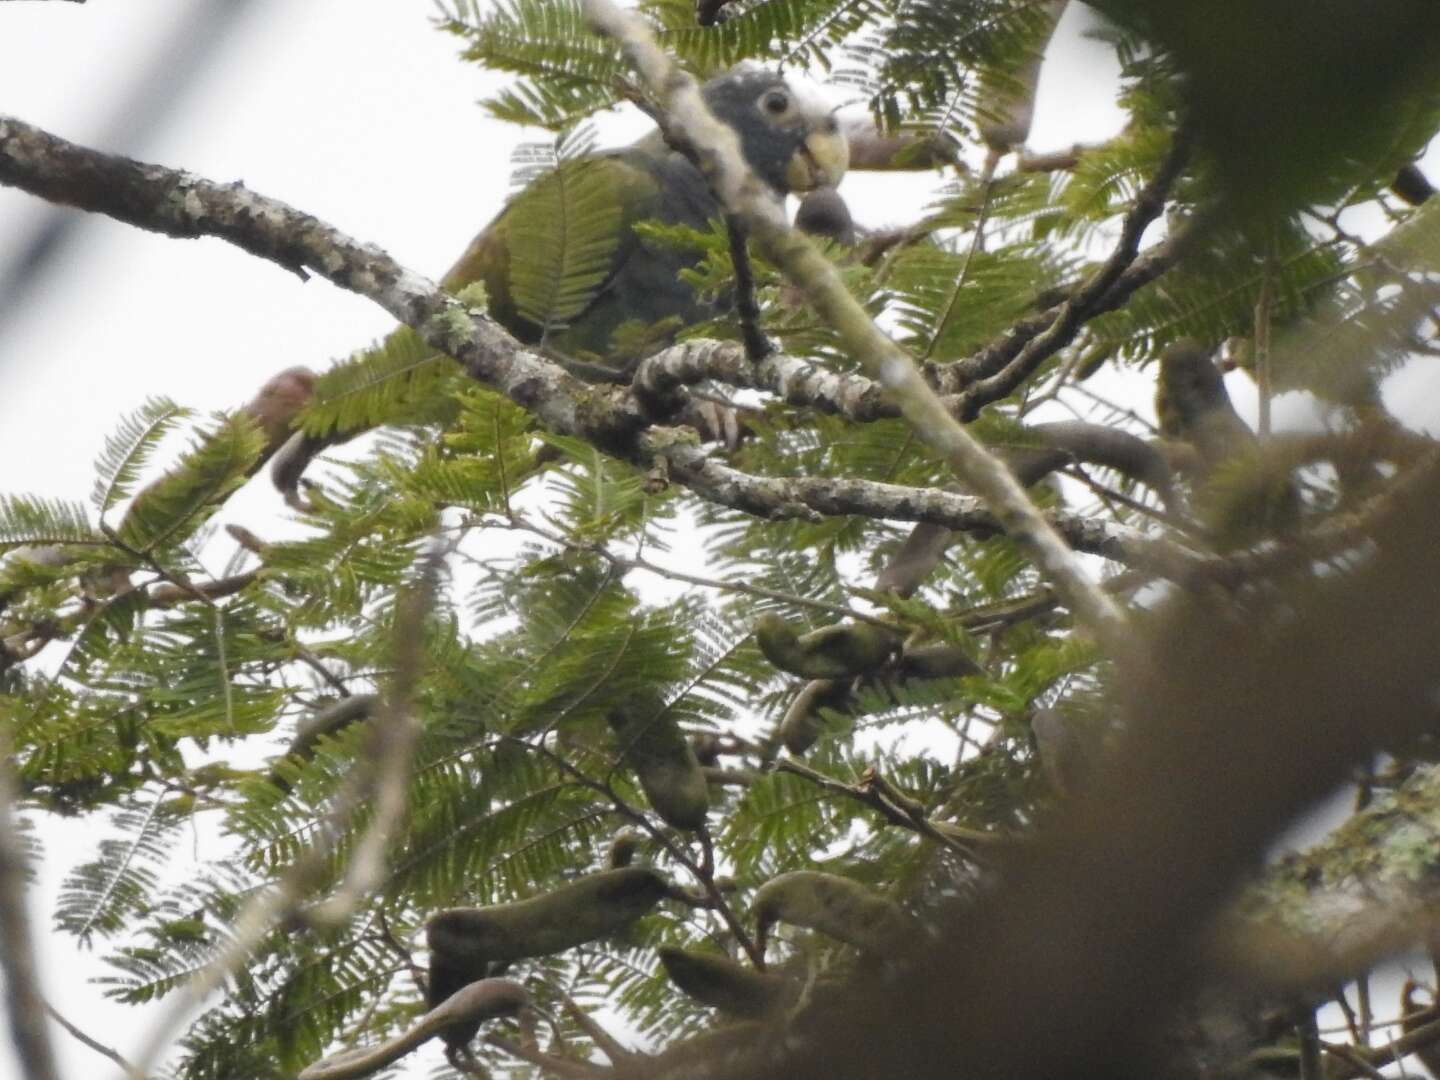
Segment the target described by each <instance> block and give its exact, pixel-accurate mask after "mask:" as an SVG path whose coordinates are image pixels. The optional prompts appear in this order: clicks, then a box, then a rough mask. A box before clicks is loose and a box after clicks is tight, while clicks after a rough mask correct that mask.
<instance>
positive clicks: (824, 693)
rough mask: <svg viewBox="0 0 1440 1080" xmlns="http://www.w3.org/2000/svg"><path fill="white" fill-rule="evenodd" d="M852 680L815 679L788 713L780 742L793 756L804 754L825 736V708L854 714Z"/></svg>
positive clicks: (783, 723) (807, 685)
mask: <svg viewBox="0 0 1440 1080" xmlns="http://www.w3.org/2000/svg"><path fill="white" fill-rule="evenodd" d="M850 699H851V688H850V680H849V679H815V680H813V681H812V682H808V683H806V684H805V687H804V689H802V690H801V691H800V693H798V694H796V695H795V700H794V701H792V702H791V703H790V707H789V708H788V709H786V710H785V717H784V719H782V720H781V721H780V741H781V742H783V743H784V744H785V749H786V750H789V751H790V753H792V754H803V753H805V751H807V750H809V749H810V747H812V746H814V745H815V742H816V740H817V739H819V738H820V736H821V735H823V734H825V718H824V717H822V716H821V715H820V710H821V709H830V710H833V711H834V712H838V713H848V712H849V711H850Z"/></svg>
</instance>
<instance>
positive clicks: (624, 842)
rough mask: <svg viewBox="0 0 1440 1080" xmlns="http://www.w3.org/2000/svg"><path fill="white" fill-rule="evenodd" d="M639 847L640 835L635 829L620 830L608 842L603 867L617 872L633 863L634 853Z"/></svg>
mask: <svg viewBox="0 0 1440 1080" xmlns="http://www.w3.org/2000/svg"><path fill="white" fill-rule="evenodd" d="M639 847H640V833H639V832H638V831H636V830H635V829H621V830H620V831H619V832H617V833H616V834H615V835H614V837H613V838H611V840H610V846H609V848H607V849H606V851H605V865H606V867H607V868H608V869H610V870H619V869H620V868H621V867H622V866H629V865H630V864H631V863H632V862H634V861H635V852H636V850H637V849H638V848H639Z"/></svg>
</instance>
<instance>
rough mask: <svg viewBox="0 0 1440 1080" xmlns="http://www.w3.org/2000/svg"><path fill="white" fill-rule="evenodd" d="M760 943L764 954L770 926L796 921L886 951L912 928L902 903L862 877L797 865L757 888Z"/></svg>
mask: <svg viewBox="0 0 1440 1080" xmlns="http://www.w3.org/2000/svg"><path fill="white" fill-rule="evenodd" d="M753 906H754V910H755V923H756V931H755V944H756V946H757V947H758V948H759V949H760V952H761V955H764V952H765V939H766V937H767V936H768V935H769V932H770V927H771V926H773V925H774V924H775V923H777V922H785V923H790V924H792V925H794V926H803V927H805V928H806V929H809V930H815V931H817V932H819V933H821V934H825V935H826V936H828V937H833V938H836V939H838V940H840V941H844V942H846V943H847V944H850V945H854V946H856V947H857V948H860V949H864V950H865V951H866V952H872V953H885V952H889V951H890V950H891V949H893V948H894V947H895V945H896V943H897V942H898V941H899V940H900V939H901V938H902V937H903V936H904V935H905V934H906V933H907V932H908V931H909V929H910V924H911V918H910V916H908V915H907V914H906V913H905V911H904V909H903V908H901V907H900V905H898V904H896V903H895V902H894V901H892V900H887V899H886V898H885V897H883V896H879V895H877V894H876V893H873V892H871V891H870V890H869V889H867V888H866V887H865V886H864V885H861V884H860V883H859V882H858V881H851V880H850V879H849V878H845V877H840V876H839V875H838V874H826V873H822V872H821V871H818V870H793V871H791V872H790V873H788V874H781V875H780V876H779V877H774V878H771V879H770V880H769V881H767V882H766V883H765V884H764V885H762V886H760V888H759V889H757V890H756V891H755V902H754V905H753Z"/></svg>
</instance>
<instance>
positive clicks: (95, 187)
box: [0, 117, 1186, 611]
mask: <svg viewBox="0 0 1440 1080" xmlns="http://www.w3.org/2000/svg"><path fill="white" fill-rule="evenodd" d="M721 131H722V133H723V135H724V136H725V137H727V138H729V139H733V137H734V136H733V132H731V131H730V130H729V129H728V128H722V129H721ZM0 183H5V184H9V185H12V186H14V187H18V188H20V189H22V190H25V191H29V192H31V193H33V194H36V195H39V196H41V197H43V198H48V199H52V200H55V201H58V202H63V203H66V204H68V205H73V206H78V207H80V208H82V209H85V210H90V211H93V212H96V213H102V214H107V215H109V216H111V217H114V218H117V219H118V220H121V221H126V222H128V223H130V224H133V225H136V226H138V227H140V228H144V229H149V230H151V231H154V232H160V233H163V234H165V235H168V236H176V237H197V236H215V237H218V238H220V239H223V240H226V241H228V242H230V243H232V244H234V245H236V246H237V247H239V248H241V249H242V250H244V251H247V252H250V253H251V254H254V255H257V256H259V257H261V258H265V259H269V260H271V261H273V262H276V263H277V264H279V265H281V266H284V267H286V268H289V269H292V270H296V271H311V272H314V273H317V274H320V275H322V276H324V277H325V278H326V279H327V280H329V281H331V282H333V283H334V284H336V285H339V286H340V287H342V288H345V289H349V290H351V291H353V292H357V293H360V294H361V295H363V296H365V297H367V298H369V299H371V300H373V301H375V302H376V303H378V304H379V305H380V306H382V307H384V308H385V309H386V310H387V311H389V312H390V313H391V314H392V315H394V316H395V317H396V318H398V319H399V320H401V321H402V322H404V323H406V324H408V325H410V326H412V327H413V328H415V329H416V331H417V332H418V333H419V334H420V336H421V337H422V338H423V339H424V340H425V341H426V342H428V343H429V344H431V345H433V346H434V347H436V348H438V349H441V350H442V351H444V352H446V353H448V354H449V355H451V356H453V357H455V358H456V359H457V360H459V361H460V362H461V363H462V364H464V365H465V368H466V370H467V371H468V373H469V374H470V375H471V376H473V377H474V378H476V379H477V380H479V381H481V382H483V383H485V384H486V385H487V386H490V387H492V388H494V389H496V390H498V391H499V392H501V393H503V394H505V395H506V396H507V397H509V398H510V400H512V401H514V402H515V403H516V404H518V405H520V406H522V407H524V408H526V409H528V410H530V411H531V412H533V413H534V414H535V415H536V416H537V417H538V418H539V419H540V420H541V421H542V422H543V423H544V424H545V425H546V426H547V427H549V428H550V429H551V430H553V431H556V432H559V433H561V434H567V435H574V436H577V437H579V438H582V439H585V440H587V441H589V442H591V443H592V444H594V445H596V446H598V447H600V448H601V449H603V450H606V451H607V452H609V453H613V454H615V455H616V456H617V457H621V458H623V459H625V460H628V461H631V462H632V463H634V464H637V465H641V466H644V467H648V466H649V464H650V462H651V461H653V459H654V457H655V455H656V454H657V453H664V454H665V455H666V456H667V457H668V458H669V459H670V461H671V463H672V465H675V464H683V467H682V468H681V469H680V470H679V471H678V472H677V473H676V474H673V475H674V478H675V479H678V480H679V481H680V482H681V483H684V484H686V486H688V487H690V488H692V490H694V491H695V492H696V493H697V494H699V495H701V496H702V497H705V498H713V499H715V500H716V501H718V502H720V503H722V504H723V505H727V506H732V507H736V508H738V509H744V510H747V511H749V512H755V513H762V514H764V515H766V516H772V517H773V516H776V515H777V514H782V513H789V514H791V515H794V514H796V513H799V514H828V513H845V514H862V515H866V516H870V517H876V518H884V517H894V518H896V519H898V520H908V521H924V520H929V521H933V522H934V523H935V524H940V525H948V526H949V527H950V528H959V529H966V528H971V529H975V530H978V531H981V532H993V531H995V528H996V525H997V523H998V524H999V525H1000V527H1002V528H1005V527H1007V526H1006V522H1005V519H1004V517H1003V516H1002V515H999V514H996V515H994V516H989V515H983V514H980V513H978V508H977V507H975V506H974V505H973V504H972V505H971V506H970V507H969V508H968V509H965V510H960V511H958V512H957V508H956V507H954V506H950V507H946V506H944V505H943V503H944V500H945V499H947V498H954V496H945V495H944V494H943V493H930V492H925V491H919V490H916V489H900V488H896V489H894V490H893V491H888V492H886V493H885V494H884V495H883V497H878V498H872V497H870V496H871V494H873V493H870V492H869V489H867V488H865V487H864V486H863V485H862V486H858V487H857V486H856V484H857V482H840V481H831V480H824V479H815V480H811V481H805V482H804V485H805V486H804V491H803V493H797V494H795V495H792V496H785V495H781V494H778V493H781V492H785V491H789V490H792V489H794V490H796V491H797V492H799V489H795V485H796V484H797V483H800V482H799V481H794V480H773V479H770V478H766V477H753V476H747V475H746V474H744V473H740V472H737V471H735V470H727V469H726V468H725V467H724V466H721V465H719V464H713V466H712V465H711V464H708V463H707V461H706V458H705V455H704V454H703V453H701V452H700V450H699V449H698V447H694V446H690V447H688V448H686V447H681V446H679V445H675V446H673V447H672V446H669V445H667V440H670V441H672V442H673V437H672V435H671V434H667V432H666V430H665V429H655V428H651V427H649V420H648V418H647V411H646V409H645V408H644V407H642V404H641V401H640V396H641V395H637V394H633V393H631V392H629V391H628V390H627V389H625V388H621V387H614V386H594V385H591V384H589V383H586V382H583V381H582V380H580V379H577V378H576V377H574V376H573V375H571V374H570V373H569V372H567V371H566V370H565V369H564V368H563V367H561V366H560V365H558V364H555V363H552V362H551V361H549V360H547V359H545V358H544V357H542V356H540V355H539V354H537V353H535V352H532V351H531V350H528V349H526V348H525V347H524V346H522V345H521V344H520V343H519V342H517V341H515V340H514V339H513V338H512V337H510V336H509V335H508V334H507V333H505V331H504V330H502V329H501V328H499V327H498V326H497V325H495V324H494V323H493V322H491V321H490V320H488V319H486V318H483V317H482V316H481V315H480V314H479V313H476V312H474V311H472V310H470V309H469V308H467V307H466V306H465V305H464V304H463V303H462V302H461V301H459V300H457V299H456V298H455V297H453V296H451V295H449V294H448V293H446V292H444V291H443V290H442V289H440V288H439V287H438V286H437V285H435V284H434V283H433V282H431V281H429V280H427V279H426V278H424V277H423V276H421V275H419V274H416V273H414V272H413V271H410V270H407V269H406V268H405V267H403V266H401V265H400V264H399V263H397V262H395V260H393V259H392V258H390V256H388V255H387V254H385V253H384V252H383V251H381V250H380V249H378V248H376V247H374V246H373V245H370V244H363V243H361V242H359V241H357V240H354V239H353V238H351V237H349V236H347V235H345V234H344V233H343V232H341V231H340V230H338V229H335V228H333V227H331V226H329V225H327V224H325V223H324V222H322V221H320V220H319V219H317V218H315V217H313V216H312V215H310V214H306V213H304V212H302V211H299V210H296V209H294V208H293V207H290V206H287V205H286V204H284V203H282V202H279V201H277V200H274V199H269V198H266V197H264V196H262V195H259V194H256V193H255V192H252V191H249V190H247V189H246V188H245V187H244V186H243V185H241V184H219V183H216V182H214V181H211V180H205V179H203V178H201V177H197V176H194V175H193V174H190V173H186V172H181V171H179V170H174V169H167V168H164V167H162V166H158V165H152V164H145V163H141V162H137V161H132V160H130V159H128V158H123V157H118V156H115V155H111V154H102V153H99V152H97V151H94V150H89V149H86V148H84V147H80V146H76V145H75V144H73V143H69V142H67V141H65V140H64V139H60V138H57V137H56V136H54V135H50V134H48V133H46V132H44V131H41V130H40V129H38V128H35V127H33V126H31V125H29V124H25V123H23V122H22V121H19V120H15V119H13V118H8V117H0ZM739 190H741V191H744V192H748V191H749V188H747V187H746V186H745V183H744V182H743V181H742V182H741V183H740V185H739ZM758 203H759V204H761V205H764V204H765V201H764V200H758ZM771 225H773V226H776V227H779V228H784V222H783V221H782V220H780V219H779V217H778V216H777V217H775V218H774V220H772V221H771ZM815 258H816V259H817V260H818V262H819V265H820V266H822V267H827V268H828V265H829V264H828V263H825V262H824V260H823V258H821V257H820V256H819V255H818V254H816V255H815ZM837 287H838V284H837ZM841 291H842V292H843V289H842V290H841ZM861 314H862V315H863V312H861ZM874 333H876V334H878V331H877V332H874ZM878 340H879V341H881V342H884V341H885V340H886V339H884V338H883V335H881V336H880V337H879V338H878ZM885 347H886V348H889V349H894V346H893V345H890V344H886V345H885ZM680 348H681V349H682V353H681V354H680V355H681V356H682V358H683V356H684V355H685V354H684V352H683V350H684V349H689V350H690V353H689V356H690V360H689V361H686V362H687V363H693V364H696V365H699V364H704V365H707V367H708V365H710V364H711V363H723V364H731V365H732V366H734V369H735V370H736V371H737V372H743V371H747V370H748V369H749V368H750V367H753V366H754V365H750V364H749V361H748V360H746V359H745V358H744V355H743V351H742V352H741V353H739V354H738V355H736V356H734V357H730V356H729V355H728V354H727V353H726V351H725V347H723V346H721V345H719V344H711V343H703V344H702V343H694V344H692V345H689V346H683V347H680ZM906 363H907V364H908V361H906ZM680 366H681V367H682V368H683V367H684V366H685V365H684V363H682V364H681V365H680ZM669 367H670V364H669V363H664V364H657V365H654V366H653V367H652V368H650V369H647V370H649V371H651V372H652V377H653V378H655V379H656V380H657V382H656V385H655V387H654V392H656V393H665V392H673V390H674V388H675V385H676V384H674V383H666V382H665V376H664V372H665V371H666V370H667V369H668V368H669ZM756 371H757V373H756V374H755V375H753V376H750V375H746V376H744V378H743V379H741V378H740V377H739V376H737V382H741V381H752V382H756V383H759V384H760V385H761V386H764V387H766V388H769V389H773V390H774V392H776V393H778V394H780V396H782V397H784V398H785V399H786V400H787V401H791V402H792V403H797V404H798V403H802V402H803V403H819V402H821V401H834V402H836V403H840V404H841V405H842V409H844V408H848V409H850V411H851V413H852V414H853V415H855V416H857V417H859V416H861V415H864V414H866V412H867V411H868V410H870V409H872V408H874V407H875V406H876V403H878V402H879V401H880V400H881V398H882V390H881V389H880V385H879V383H878V382H877V381H876V380H873V379H864V378H863V377H861V376H840V375H833V374H829V373H824V372H820V371H818V370H817V369H815V368H813V367H812V366H811V365H808V364H805V363H804V362H803V361H799V360H797V359H795V358H793V357H785V356H781V355H776V356H772V357H769V358H767V359H766V360H765V361H764V362H763V363H762V364H761V365H759V366H758V367H757V369H756ZM918 378H919V377H918V376H916V379H917V380H918ZM680 381H684V379H681V380H680ZM927 393H928V391H927ZM931 397H932V400H933V395H931ZM846 402H849V403H851V404H850V405H845V404H844V403H846ZM934 409H935V410H938V412H939V413H944V411H945V408H944V405H943V404H940V403H939V402H936V403H935V405H934ZM946 422H947V423H948V419H947V421H946ZM951 427H952V428H953V429H954V430H955V431H959V430H960V429H959V428H958V426H955V425H953V424H952V425H951ZM965 438H966V439H967V440H968V436H965ZM996 467H997V468H998V469H1000V471H1001V472H1004V467H1003V466H1001V465H999V463H996ZM1003 482H1004V484H1005V486H1006V488H1007V491H1009V493H1010V495H1011V496H1015V497H1018V498H1019V499H1020V500H1021V503H1020V505H1022V506H1030V504H1029V501H1028V500H1027V499H1024V497H1023V492H1019V490H1018V489H1017V488H1015V485H1014V481H1013V480H1011V479H1010V478H1009V476H1008V473H1006V475H1005V478H1004V481H1003ZM830 484H834V485H836V490H835V491H834V492H830V493H826V492H824V491H823V490H821V489H822V488H823V487H824V486H825V485H830ZM847 485H848V486H847ZM842 488H843V490H841V489H842ZM976 490H981V489H979V488H978V487H977V488H976ZM902 493H903V494H902ZM1017 493H1018V494H1017ZM932 494H933V495H937V496H939V499H940V501H938V502H937V501H936V499H935V498H933V497H932ZM986 498H987V500H988V499H989V496H986ZM905 505H909V506H910V507H912V509H911V510H909V511H906V510H905V509H904V506H905ZM989 505H991V506H992V507H993V505H994V503H993V502H990V503H989ZM913 508H919V509H918V511H917V510H916V509H913ZM1025 512H1026V513H1028V514H1031V515H1033V517H1034V521H1035V522H1038V523H1039V524H1038V526H1037V527H1038V528H1040V529H1042V531H1043V532H1046V533H1048V532H1049V529H1048V527H1045V526H1044V523H1043V519H1041V518H1040V517H1039V515H1038V512H1036V511H1034V508H1033V507H1030V510H1029V511H1025ZM917 514H918V516H917ZM931 515H933V516H931ZM966 522H968V523H969V524H966ZM1012 525H1013V523H1012ZM1065 528H1066V530H1067V533H1066V534H1067V536H1068V537H1069V538H1070V539H1071V540H1072V541H1073V542H1074V543H1075V546H1076V547H1077V548H1078V549H1079V550H1083V551H1089V552H1094V553H1096V554H1104V555H1106V557H1110V558H1119V557H1122V556H1124V557H1125V558H1127V559H1129V558H1134V557H1140V558H1143V559H1145V560H1147V561H1146V562H1145V565H1147V566H1153V565H1155V564H1156V560H1157V559H1158V558H1160V557H1161V556H1162V555H1164V556H1165V557H1166V558H1167V559H1169V558H1171V557H1172V556H1173V557H1174V558H1176V559H1179V560H1180V563H1182V564H1183V563H1185V562H1186V560H1185V557H1184V555H1183V553H1182V552H1181V550H1180V549H1178V548H1173V545H1172V548H1173V550H1171V551H1169V552H1168V554H1167V552H1166V548H1165V545H1163V544H1161V542H1159V541H1154V540H1145V539H1144V538H1143V537H1141V536H1140V535H1139V534H1138V533H1133V531H1130V530H1126V529H1124V528H1123V527H1121V526H1114V525H1111V524H1108V523H1104V522H1099V521H1095V522H1084V521H1082V519H1079V518H1073V519H1067V524H1066V526H1065ZM1037 535H1038V534H1037ZM1050 535H1052V536H1053V533H1051V534H1050ZM1117 538H1121V542H1120V543H1118V544H1117V543H1116V542H1115V541H1116V540H1117ZM1132 541H1133V542H1132ZM1046 550H1048V551H1051V553H1052V554H1053V555H1054V556H1055V557H1056V558H1059V559H1061V564H1060V565H1064V564H1065V563H1068V562H1070V561H1071V555H1070V553H1069V552H1068V551H1066V550H1065V548H1064V544H1062V543H1059V541H1058V540H1056V541H1054V542H1053V543H1052V544H1049V545H1047V546H1046ZM1127 553H1128V554H1127ZM1142 553H1145V554H1143V555H1142ZM1171 565H1178V564H1174V563H1171ZM1066 573H1067V574H1069V573H1071V571H1066ZM1072 576H1073V575H1072ZM1084 588H1085V589H1086V591H1087V592H1091V593H1093V592H1097V590H1094V589H1093V588H1091V587H1090V586H1089V585H1088V583H1085V585H1084ZM1067 602H1069V601H1067ZM1106 603H1107V604H1108V603H1109V602H1108V601H1106ZM1110 610H1112V611H1113V610H1114V608H1113V605H1110Z"/></svg>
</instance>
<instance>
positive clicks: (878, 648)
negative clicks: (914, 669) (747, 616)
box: [755, 612, 900, 679]
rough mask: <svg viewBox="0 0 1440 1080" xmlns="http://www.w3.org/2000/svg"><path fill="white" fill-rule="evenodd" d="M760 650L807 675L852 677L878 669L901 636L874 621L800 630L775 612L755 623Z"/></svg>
mask: <svg viewBox="0 0 1440 1080" xmlns="http://www.w3.org/2000/svg"><path fill="white" fill-rule="evenodd" d="M755 641H756V642H757V643H758V644H759V646H760V651H761V652H762V653H764V654H765V659H767V660H769V661H770V662H771V663H772V664H774V665H775V666H776V667H778V668H780V669H781V670H782V671H788V672H790V673H791V674H792V675H799V676H800V677H801V678H805V679H850V678H854V677H855V676H856V675H868V674H870V673H871V672H873V671H878V670H879V669H880V668H881V667H883V666H884V665H885V663H886V662H887V661H888V660H889V659H890V658H891V657H892V656H893V655H894V654H895V653H896V651H897V650H898V649H899V647H900V639H899V637H898V636H897V635H896V634H895V633H894V631H891V630H888V629H886V628H885V627H882V626H876V625H875V624H874V623H865V622H853V623H835V624H834V625H832V626H822V627H821V628H820V629H818V630H812V631H810V632H809V633H808V634H801V633H799V632H798V631H797V630H796V629H795V628H794V627H793V626H791V625H790V623H788V622H786V621H785V620H784V619H783V618H781V617H780V616H779V615H776V614H775V613H774V612H767V613H766V614H764V615H762V616H760V618H759V619H758V620H757V621H756V623H755Z"/></svg>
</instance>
